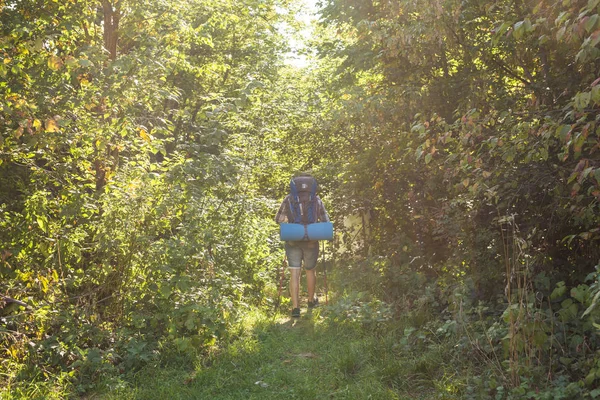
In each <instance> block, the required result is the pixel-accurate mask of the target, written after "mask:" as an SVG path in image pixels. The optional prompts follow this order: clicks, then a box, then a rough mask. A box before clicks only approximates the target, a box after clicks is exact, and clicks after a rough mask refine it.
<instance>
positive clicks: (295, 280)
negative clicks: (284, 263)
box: [290, 268, 302, 308]
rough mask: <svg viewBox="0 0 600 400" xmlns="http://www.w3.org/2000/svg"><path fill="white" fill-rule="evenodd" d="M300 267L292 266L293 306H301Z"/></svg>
mask: <svg viewBox="0 0 600 400" xmlns="http://www.w3.org/2000/svg"><path fill="white" fill-rule="evenodd" d="M300 272H302V270H301V269H300V268H290V296H291V297H292V308H299V305H298V304H299V303H300V301H299V299H298V297H299V296H300Z"/></svg>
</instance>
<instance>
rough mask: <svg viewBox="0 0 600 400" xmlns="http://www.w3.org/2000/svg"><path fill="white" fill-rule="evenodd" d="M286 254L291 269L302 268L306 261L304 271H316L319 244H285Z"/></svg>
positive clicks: (312, 242)
mask: <svg viewBox="0 0 600 400" xmlns="http://www.w3.org/2000/svg"><path fill="white" fill-rule="evenodd" d="M285 254H286V256H287V259H288V266H289V268H291V269H298V268H302V261H304V269H307V270H311V269H314V268H315V267H316V266H317V259H318V258H319V242H317V241H308V242H285Z"/></svg>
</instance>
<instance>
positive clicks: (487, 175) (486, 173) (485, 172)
mask: <svg viewBox="0 0 600 400" xmlns="http://www.w3.org/2000/svg"><path fill="white" fill-rule="evenodd" d="M482 175H483V177H484V178H489V177H490V176H491V175H492V173H491V172H487V171H483V172H482Z"/></svg>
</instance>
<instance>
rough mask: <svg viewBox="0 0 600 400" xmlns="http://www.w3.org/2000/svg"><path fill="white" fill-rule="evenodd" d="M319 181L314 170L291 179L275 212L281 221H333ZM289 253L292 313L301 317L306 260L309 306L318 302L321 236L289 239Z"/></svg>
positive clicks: (299, 222)
mask: <svg viewBox="0 0 600 400" xmlns="http://www.w3.org/2000/svg"><path fill="white" fill-rule="evenodd" d="M316 189H317V181H316V179H315V178H313V177H312V176H311V175H310V174H306V173H302V174H300V175H298V176H296V177H294V178H292V181H291V182H290V194H288V195H287V196H286V198H285V199H284V200H283V203H281V206H280V207H279V211H278V212H277V215H276V216H275V221H276V222H277V223H278V224H281V223H296V224H303V225H304V226H306V225H307V224H312V223H315V222H329V215H327V211H326V210H325V206H324V205H323V202H322V201H321V199H320V198H319V197H318V196H317V195H316ZM285 254H286V256H287V260H288V266H289V269H290V295H291V297H292V317H295V318H298V317H300V307H299V299H298V297H299V293H300V273H301V268H302V264H303V263H304V269H305V270H306V285H307V289H308V299H309V300H308V308H309V309H310V308H313V307H315V306H316V305H317V304H318V301H319V299H318V297H317V296H316V294H315V286H316V281H317V276H316V272H315V267H316V266H317V259H318V258H319V242H318V241H317V240H306V237H305V240H299V241H286V242H285Z"/></svg>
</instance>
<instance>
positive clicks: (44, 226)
mask: <svg viewBox="0 0 600 400" xmlns="http://www.w3.org/2000/svg"><path fill="white" fill-rule="evenodd" d="M36 221H37V224H38V226H39V227H40V229H41V230H42V231H44V232H46V229H47V227H48V221H47V220H46V218H44V217H42V216H40V215H38V216H37V217H36ZM46 233H47V232H46Z"/></svg>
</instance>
